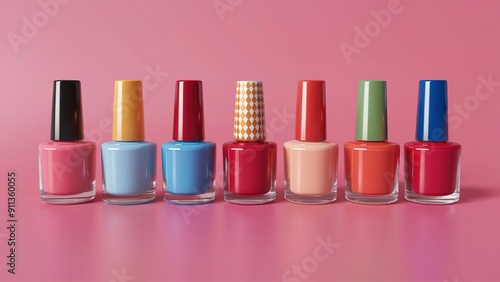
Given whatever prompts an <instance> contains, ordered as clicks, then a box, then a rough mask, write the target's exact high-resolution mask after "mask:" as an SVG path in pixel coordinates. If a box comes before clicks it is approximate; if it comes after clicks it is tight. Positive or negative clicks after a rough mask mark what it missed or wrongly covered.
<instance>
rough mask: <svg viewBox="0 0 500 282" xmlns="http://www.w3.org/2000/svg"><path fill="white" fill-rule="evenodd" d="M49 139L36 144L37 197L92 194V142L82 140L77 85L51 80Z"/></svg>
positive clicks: (70, 199) (65, 199) (71, 200)
mask: <svg viewBox="0 0 500 282" xmlns="http://www.w3.org/2000/svg"><path fill="white" fill-rule="evenodd" d="M53 89H54V93H53V97H52V121H51V129H50V140H51V141H49V142H46V143H42V144H40V145H39V146H38V163H39V181H40V197H41V199H42V200H43V201H44V202H46V203H49V204H77V203H83V202H88V201H90V200H92V199H94V197H95V175H96V152H95V151H96V144H95V143H94V142H90V141H85V140H83V115H82V102H81V86H80V81H78V80H55V81H54V86H53Z"/></svg>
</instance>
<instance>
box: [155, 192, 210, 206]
mask: <svg viewBox="0 0 500 282" xmlns="http://www.w3.org/2000/svg"><path fill="white" fill-rule="evenodd" d="M163 199H164V200H165V201H166V202H168V203H170V204H174V205H199V204H205V203H209V202H211V201H213V200H214V199H215V189H214V188H211V189H209V190H208V191H207V192H205V193H203V194H194V195H184V194H172V193H169V192H168V191H167V190H163Z"/></svg>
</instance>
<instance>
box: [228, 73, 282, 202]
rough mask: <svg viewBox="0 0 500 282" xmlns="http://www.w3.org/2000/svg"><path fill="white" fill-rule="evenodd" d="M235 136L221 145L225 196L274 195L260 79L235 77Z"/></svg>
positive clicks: (255, 198) (252, 198) (263, 198)
mask: <svg viewBox="0 0 500 282" xmlns="http://www.w3.org/2000/svg"><path fill="white" fill-rule="evenodd" d="M234 140H235V141H233V142H229V143H224V145H223V147H222V151H223V162H224V199H225V200H226V201H227V202H230V203H234V204H264V203H268V202H271V201H273V200H274V199H275V198H276V148H277V146H276V143H274V142H267V141H265V140H266V132H265V123H264V97H263V91H262V82H260V81H238V83H237V88H236V103H235V111H234Z"/></svg>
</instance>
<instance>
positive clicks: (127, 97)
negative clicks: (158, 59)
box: [113, 80, 144, 141]
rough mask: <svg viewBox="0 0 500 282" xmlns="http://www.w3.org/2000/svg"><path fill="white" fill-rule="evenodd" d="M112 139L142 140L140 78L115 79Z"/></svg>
mask: <svg viewBox="0 0 500 282" xmlns="http://www.w3.org/2000/svg"><path fill="white" fill-rule="evenodd" d="M113 140H116V141H144V109H143V103H142V82H141V81H140V80H117V81H115V100H114V104H113Z"/></svg>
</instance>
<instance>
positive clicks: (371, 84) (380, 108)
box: [356, 80, 387, 141]
mask: <svg viewBox="0 0 500 282" xmlns="http://www.w3.org/2000/svg"><path fill="white" fill-rule="evenodd" d="M356 140H359V141H386V140H387V99H386V82H385V81H383V80H360V81H359V83H358V113H357V116H356Z"/></svg>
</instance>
